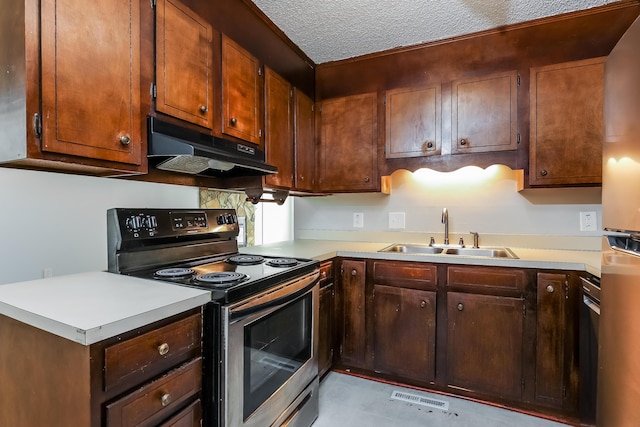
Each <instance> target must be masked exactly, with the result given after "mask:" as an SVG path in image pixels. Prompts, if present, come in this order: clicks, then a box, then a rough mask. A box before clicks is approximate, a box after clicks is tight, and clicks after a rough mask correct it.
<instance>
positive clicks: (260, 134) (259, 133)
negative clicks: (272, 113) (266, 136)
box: [258, 129, 262, 138]
mask: <svg viewBox="0 0 640 427" xmlns="http://www.w3.org/2000/svg"><path fill="white" fill-rule="evenodd" d="M258 136H259V137H260V138H262V129H258Z"/></svg>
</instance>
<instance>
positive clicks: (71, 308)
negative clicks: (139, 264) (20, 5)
mask: <svg viewBox="0 0 640 427" xmlns="http://www.w3.org/2000/svg"><path fill="white" fill-rule="evenodd" d="M210 300H211V295H210V293H209V292H208V291H204V290H200V289H194V288H188V287H184V286H176V285H172V284H168V283H162V282H156V281H151V280H148V279H138V278H133V277H129V276H123V275H119V274H113V273H107V272H91V273H81V274H72V275H68V276H58V277H52V278H48V279H40V280H32V281H27V282H18V283H13V284H9V285H0V314H3V315H5V316H8V317H11V318H13V319H16V320H19V321H21V322H23V323H26V324H29V325H31V326H34V327H36V328H39V329H43V330H45V331H47V332H50V333H53V334H56V335H59V336H61V337H64V338H67V339H70V340H72V341H76V342H78V343H80V344H83V345H90V344H93V343H95V342H98V341H101V340H104V339H107V338H111V337H113V336H115V335H118V334H120V333H123V332H127V331H130V330H133V329H136V328H139V327H141V326H144V325H148V324H150V323H153V322H156V321H158V320H162V319H166V318H167V317H170V316H173V315H175V314H179V313H182V312H184V311H187V310H190V309H192V308H195V307H199V306H201V305H203V304H205V303H206V302H207V301H210Z"/></svg>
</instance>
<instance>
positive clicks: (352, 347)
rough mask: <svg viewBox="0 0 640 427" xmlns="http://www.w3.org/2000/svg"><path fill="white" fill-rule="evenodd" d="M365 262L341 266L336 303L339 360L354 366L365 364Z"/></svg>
mask: <svg viewBox="0 0 640 427" xmlns="http://www.w3.org/2000/svg"><path fill="white" fill-rule="evenodd" d="M365 274H366V262H365V261H360V260H344V261H342V265H341V267H340V295H339V297H338V298H337V302H336V306H337V307H338V310H339V316H338V319H339V320H338V322H337V324H338V329H339V333H338V343H339V346H340V352H339V353H340V354H339V357H340V361H341V363H342V364H346V365H351V366H365V364H366V332H367V330H366V322H365V319H366V317H365V316H366V312H365V277H366V276H365Z"/></svg>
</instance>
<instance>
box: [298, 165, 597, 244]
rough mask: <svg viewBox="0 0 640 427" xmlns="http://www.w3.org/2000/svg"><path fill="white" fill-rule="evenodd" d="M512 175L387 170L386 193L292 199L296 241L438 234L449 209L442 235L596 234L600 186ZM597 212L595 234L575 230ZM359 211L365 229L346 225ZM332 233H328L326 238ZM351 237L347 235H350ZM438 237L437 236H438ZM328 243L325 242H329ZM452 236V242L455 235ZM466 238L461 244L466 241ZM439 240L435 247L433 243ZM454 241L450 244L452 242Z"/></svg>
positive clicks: (498, 169)
mask: <svg viewBox="0 0 640 427" xmlns="http://www.w3.org/2000/svg"><path fill="white" fill-rule="evenodd" d="M516 176H517V175H516V172H514V171H512V170H511V169H509V168H507V167H504V166H491V167H490V168H487V169H486V170H483V169H480V168H465V169H463V170H460V171H456V172H455V173H448V174H443V173H438V172H433V171H430V170H421V171H419V172H417V173H410V172H407V171H405V170H400V171H396V172H394V174H393V175H392V189H391V194H390V195H384V194H378V193H368V194H337V195H333V196H328V197H299V198H296V200H295V236H296V238H300V237H308V236H309V235H314V236H316V235H322V231H349V232H356V233H357V232H362V233H363V234H364V233H367V232H372V233H373V232H390V231H401V232H419V233H426V234H427V235H430V234H434V235H438V236H439V235H440V234H442V233H444V225H443V224H442V223H441V216H442V209H443V208H447V209H448V211H449V232H450V234H451V235H452V236H453V235H456V236H464V237H465V240H467V239H470V238H471V236H469V234H468V233H469V232H470V231H477V232H479V233H480V235H481V236H482V235H483V234H517V235H552V236H581V237H586V236H600V235H601V232H600V231H599V230H600V229H601V214H602V207H601V189H600V188H599V187H598V188H560V189H532V190H525V191H523V192H517V191H516ZM581 211H585V212H596V216H597V231H590V232H587V231H580V221H579V218H580V212H581ZM360 212H361V213H362V214H363V216H364V218H363V219H364V227H363V228H355V227H354V226H353V214H354V213H360ZM390 212H404V213H405V228H404V229H392V228H390V227H389V213H390ZM331 234H333V235H335V233H327V235H331ZM350 234H353V233H350ZM439 237H440V236H439ZM329 239H330V237H329ZM456 239H457V237H456ZM467 241H468V240H467ZM438 243H441V242H438ZM451 243H457V240H455V241H453V238H452V240H451Z"/></svg>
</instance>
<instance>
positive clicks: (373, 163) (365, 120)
mask: <svg viewBox="0 0 640 427" xmlns="http://www.w3.org/2000/svg"><path fill="white" fill-rule="evenodd" d="M377 108H378V106H377V94H376V93H375V92H371V93H365V94H362V95H352V96H346V97H342V98H333V99H327V100H324V101H322V103H321V104H320V124H319V127H320V129H319V132H320V147H319V153H318V187H319V190H320V191H325V192H331V191H371V190H376V189H378V188H379V187H380V183H379V182H378V164H377V160H378V153H377V141H378V110H377Z"/></svg>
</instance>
